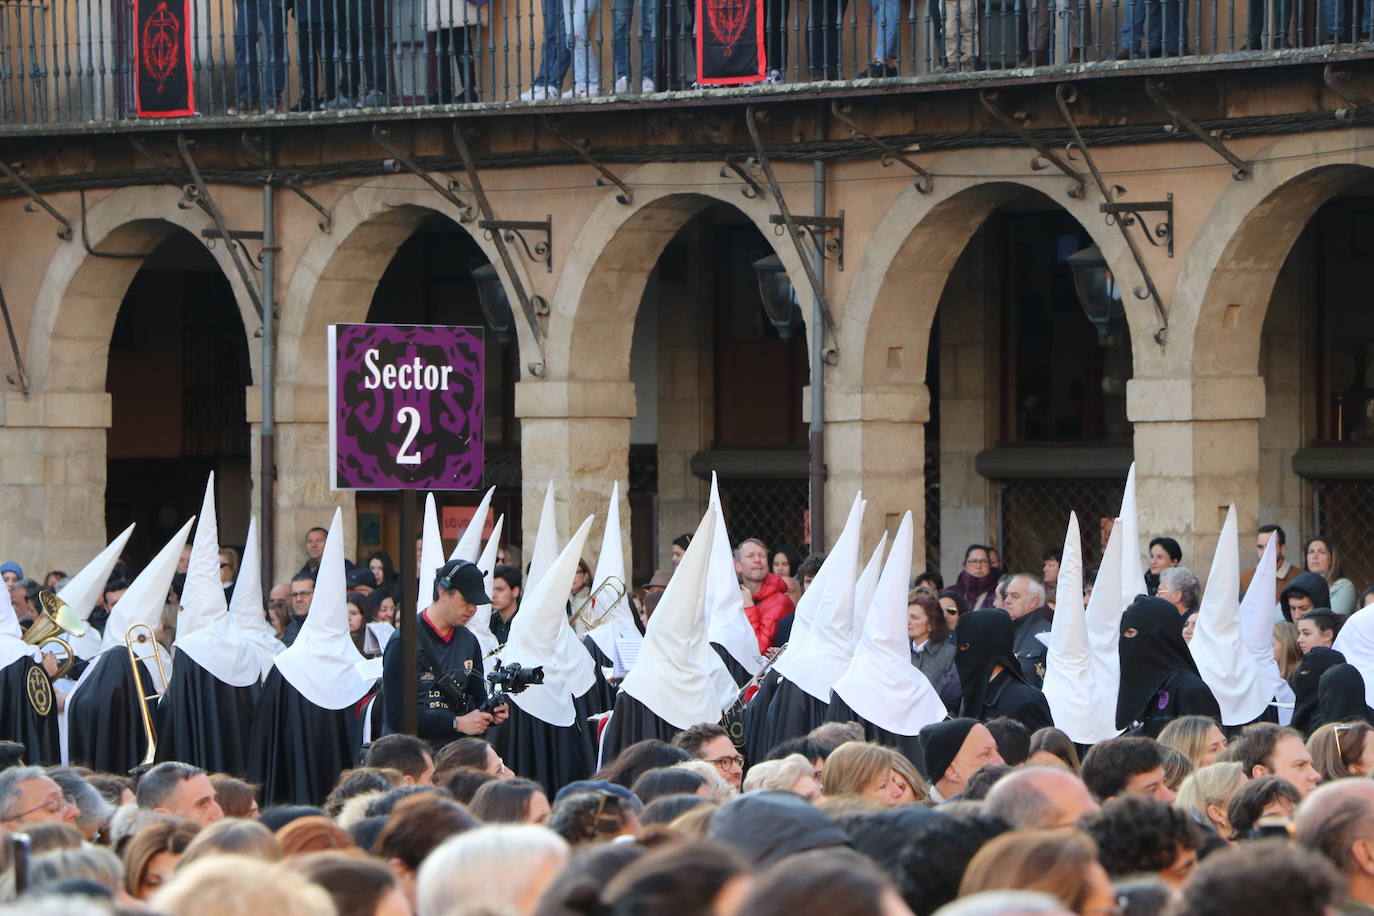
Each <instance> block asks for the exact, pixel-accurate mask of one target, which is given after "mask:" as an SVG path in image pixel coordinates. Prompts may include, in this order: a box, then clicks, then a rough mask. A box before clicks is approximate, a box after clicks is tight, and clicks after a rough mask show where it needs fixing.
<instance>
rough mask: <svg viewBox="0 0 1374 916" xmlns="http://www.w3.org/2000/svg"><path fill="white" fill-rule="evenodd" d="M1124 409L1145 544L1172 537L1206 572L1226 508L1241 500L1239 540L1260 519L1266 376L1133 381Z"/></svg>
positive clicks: (1191, 563) (1238, 506) (1186, 559)
mask: <svg viewBox="0 0 1374 916" xmlns="http://www.w3.org/2000/svg"><path fill="white" fill-rule="evenodd" d="M1126 412H1127V416H1128V418H1129V419H1130V420H1131V422H1132V423H1134V424H1135V471H1136V499H1137V502H1138V504H1139V506H1140V536H1141V541H1142V543H1141V545H1140V548H1141V550H1142V551H1143V550H1144V547H1145V543H1148V539H1149V538H1151V537H1155V536H1158V535H1166V536H1168V537H1172V538H1175V539H1177V540H1178V542H1179V544H1180V546H1182V548H1183V556H1184V564H1185V565H1187V566H1188V568H1189V569H1192V570H1193V571H1194V572H1196V573H1198V575H1199V577H1202V576H1205V575H1206V574H1207V570H1208V568H1209V567H1210V563H1211V557H1212V554H1213V552H1214V551H1215V549H1216V542H1217V536H1218V534H1220V532H1221V526H1222V523H1223V522H1224V521H1225V520H1226V508H1227V506H1229V505H1230V504H1232V503H1235V505H1236V511H1237V513H1238V516H1237V522H1238V523H1239V525H1240V532H1241V537H1248V536H1249V535H1250V534H1253V533H1254V530H1255V527H1256V525H1257V523H1258V522H1257V520H1258V513H1259V464H1260V462H1259V455H1260V451H1259V423H1260V418H1262V417H1263V416H1264V413H1265V398H1264V379H1262V378H1259V377H1257V376H1250V377H1248V378H1246V377H1242V378H1194V379H1132V380H1131V381H1130V382H1128V383H1127V386H1126ZM1247 532H1248V533H1249V534H1247Z"/></svg>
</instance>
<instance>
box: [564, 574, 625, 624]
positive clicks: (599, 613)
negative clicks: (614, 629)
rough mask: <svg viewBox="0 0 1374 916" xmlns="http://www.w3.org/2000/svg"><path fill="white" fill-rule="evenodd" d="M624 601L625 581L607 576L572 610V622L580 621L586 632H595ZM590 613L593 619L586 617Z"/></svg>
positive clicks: (617, 577)
mask: <svg viewBox="0 0 1374 916" xmlns="http://www.w3.org/2000/svg"><path fill="white" fill-rule="evenodd" d="M624 600H625V580H624V579H622V578H620V577H619V576H607V577H606V578H605V579H604V580H603V581H602V583H601V585H599V586H598V587H597V588H596V590H595V591H593V592H592V593H591V594H590V595H588V596H587V597H586V598H584V599H583V600H582V602H581V603H580V604H579V605H578V606H577V607H576V608H574V609H573V613H572V617H573V620H580V621H582V623H583V624H584V625H585V626H586V627H587V629H588V630H595V629H596V628H597V627H599V626H601V625H602V624H603V623H605V622H606V621H607V620H609V619H610V617H611V611H613V610H615V606H616V605H617V604H619V603H620V602H622V601H624ZM588 611H591V612H592V613H594V614H595V617H588V616H587V612H588Z"/></svg>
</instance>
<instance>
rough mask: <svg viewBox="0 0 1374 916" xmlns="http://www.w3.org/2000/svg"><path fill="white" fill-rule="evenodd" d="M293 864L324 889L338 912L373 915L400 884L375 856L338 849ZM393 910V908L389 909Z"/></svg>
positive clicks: (341, 914)
mask: <svg viewBox="0 0 1374 916" xmlns="http://www.w3.org/2000/svg"><path fill="white" fill-rule="evenodd" d="M290 864H291V868H292V869H293V870H295V871H296V872H298V873H299V874H300V875H301V876H302V877H304V878H305V879H306V880H307V881H309V882H310V883H312V884H315V885H318V886H320V887H322V888H324V889H325V891H326V892H327V893H328V894H329V896H330V898H331V899H333V901H334V909H335V910H337V911H338V916H374V914H375V913H377V912H378V911H379V907H380V905H381V904H382V902H383V900H384V899H385V898H386V897H387V896H388V895H392V894H395V895H397V897H398V899H397V901H396V903H397V904H400V903H401V902H402V901H403V898H400V897H399V894H400V888H399V887H398V886H397V884H396V879H395V878H394V877H393V876H392V874H391V870H390V869H388V868H387V867H386V865H384V864H383V863H381V862H378V861H377V860H376V859H369V858H367V857H365V856H359V855H349V854H345V853H339V852H316V853H311V854H310V855H304V856H299V857H297V858H295V859H293V860H292V861H291V863H290ZM388 912H390V911H388Z"/></svg>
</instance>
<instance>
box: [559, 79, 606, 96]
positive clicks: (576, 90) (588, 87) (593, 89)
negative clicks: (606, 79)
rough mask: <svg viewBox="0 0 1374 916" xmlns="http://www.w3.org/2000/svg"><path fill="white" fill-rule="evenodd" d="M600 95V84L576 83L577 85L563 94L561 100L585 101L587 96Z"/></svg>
mask: <svg viewBox="0 0 1374 916" xmlns="http://www.w3.org/2000/svg"><path fill="white" fill-rule="evenodd" d="M600 94H601V84H600V83H578V84H576V85H575V86H573V88H571V89H569V90H568V91H567V92H565V93H563V95H562V98H565V99H585V98H587V97H589V96H594V95H600Z"/></svg>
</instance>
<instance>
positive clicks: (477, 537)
mask: <svg viewBox="0 0 1374 916" xmlns="http://www.w3.org/2000/svg"><path fill="white" fill-rule="evenodd" d="M495 492H496V488H495V487H492V488H491V489H489V490H487V492H486V495H485V496H483V497H482V501H481V502H480V503H478V504H477V511H476V512H474V513H472V518H471V519H469V520H468V526H467V527H466V528H464V529H463V534H462V536H461V537H459V538H458V543H457V544H455V545H454V547H453V553H451V554H449V555H448V559H449V562H450V563H452V562H453V561H454V560H467V561H468V562H469V563H476V562H477V556H478V554H479V553H480V552H481V550H482V529H483V528H485V527H486V525H487V511H488V510H489V509H490V508H491V495H492V494H493V493H495Z"/></svg>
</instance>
